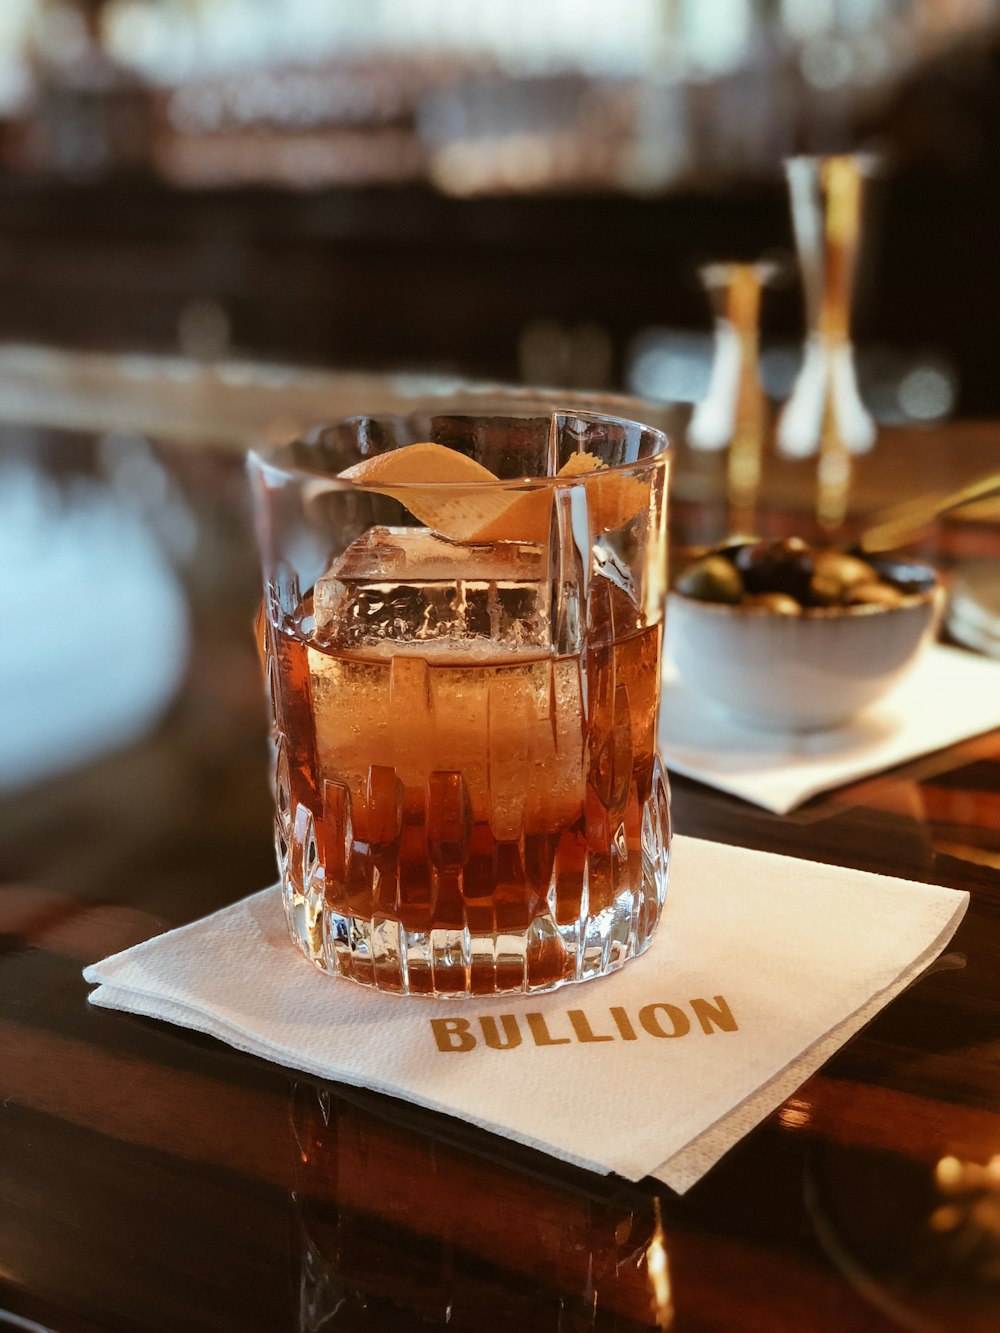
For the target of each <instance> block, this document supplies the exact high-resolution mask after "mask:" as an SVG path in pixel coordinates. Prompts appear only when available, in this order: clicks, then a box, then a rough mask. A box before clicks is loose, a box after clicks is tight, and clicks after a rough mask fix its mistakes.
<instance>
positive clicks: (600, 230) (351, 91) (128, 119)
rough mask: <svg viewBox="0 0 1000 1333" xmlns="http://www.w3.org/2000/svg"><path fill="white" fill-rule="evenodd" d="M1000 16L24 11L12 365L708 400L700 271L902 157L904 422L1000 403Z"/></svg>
mask: <svg viewBox="0 0 1000 1333" xmlns="http://www.w3.org/2000/svg"><path fill="white" fill-rule="evenodd" d="M998 39H1000V19H998V9H997V4H996V3H995V0H710V2H709V3H706V2H705V0H620V2H619V3H616V4H614V5H608V4H606V3H604V2H603V0H477V2H476V3H474V4H473V3H467V0H365V3H352V2H351V0H284V3H282V4H281V5H276V4H274V3H273V0H4V3H3V5H2V6H0V117H2V125H0V339H2V340H5V341H7V342H11V341H14V342H20V343H25V342H31V343H45V344H56V345H59V346H61V347H67V348H76V349H102V350H129V351H136V350H145V351H150V352H168V353H171V352H172V353H178V352H179V353H182V354H183V355H185V356H188V357H193V358H196V359H204V360H211V359H215V358H219V357H221V356H232V355H236V356H249V357H255V358H264V359H267V360H271V361H274V360H278V361H282V362H295V363H300V364H301V363H305V364H312V365H317V366H334V365H335V366H338V367H367V368H372V369H380V370H384V369H397V370H398V369H404V370H415V369H416V370H432V371H435V372H446V373H457V374H464V375H473V376H479V377H487V378H498V379H503V380H508V381H510V380H515V381H516V380H525V381H531V382H535V383H546V384H558V385H563V386H573V387H579V388H587V389H595V388H617V389H627V390H630V391H635V392H638V393H642V394H644V395H647V396H650V397H653V398H662V399H664V400H671V401H688V402H694V401H697V400H698V398H699V397H700V396H701V395H702V394H703V393H704V391H705V388H706V385H707V382H708V377H709V373H710V363H711V356H712V337H711V332H712V321H711V312H710V309H709V305H708V302H707V300H706V296H705V292H704V290H703V288H702V286H701V284H700V282H699V280H698V277H697V272H698V268H699V265H701V264H703V263H704V262H705V261H706V260H710V259H718V258H720V257H722V258H726V259H729V260H734V259H753V260H757V259H759V258H761V257H762V256H767V257H769V258H772V259H776V260H777V261H778V263H779V278H778V280H777V281H776V282H774V283H772V284H771V286H770V287H769V289H768V291H767V293H766V297H765V300H764V303H763V307H762V312H761V331H762V339H763V341H762V356H761V376H762V379H763V383H764V387H765V389H766V390H767V392H768V393H769V394H770V395H771V396H772V397H775V398H781V397H782V396H784V395H785V394H787V392H788V389H789V386H790V385H791V383H792V382H793V380H794V376H795V373H796V369H797V358H798V356H799V351H800V347H801V339H802V333H803V303H802V293H801V291H800V289H799V286H798V281H797V278H796V268H795V265H794V263H793V262H792V259H793V254H794V246H793V240H792V229H791V218H790V213H789V207H788V191H787V187H786V184H785V180H784V176H783V172H782V161H783V159H784V158H785V157H787V156H788V155H790V154H793V153H831V152H838V153H839V152H846V151H852V150H859V149H863V150H872V151H875V152H877V153H878V155H879V159H880V164H881V165H880V171H879V175H878V180H877V182H876V183H875V185H874V186H873V189H872V190H871V198H870V199H869V201H868V205H867V208H866V221H865V249H864V254H863V259H862V272H861V280H860V281H859V284H858V293H857V301H856V306H855V309H854V312H853V324H854V331H855V339H856V342H857V345H858V351H857V363H858V377H859V382H860V386H861V390H862V393H863V396H864V397H865V400H866V402H867V403H868V405H869V407H870V409H871V410H872V412H873V413H874V414H875V416H876V417H877V419H878V420H879V421H885V422H893V421H907V420H911V421H931V420H936V419H941V418H943V417H945V416H947V415H949V414H952V413H960V414H962V415H965V416H969V415H987V414H990V413H993V412H996V411H997V410H998V409H1000V378H998V377H997V375H996V374H995V372H994V361H995V346H996V342H997V339H996V333H995V321H996V304H997V302H996V284H995V281H994V279H995V274H996V264H995V260H994V250H995V240H994V232H995V217H996V213H997V205H998V202H1000V187H998V181H1000V173H998V172H997V169H996V168H997V164H998V159H1000V115H998V114H997V113H998V110H1000V44H998Z"/></svg>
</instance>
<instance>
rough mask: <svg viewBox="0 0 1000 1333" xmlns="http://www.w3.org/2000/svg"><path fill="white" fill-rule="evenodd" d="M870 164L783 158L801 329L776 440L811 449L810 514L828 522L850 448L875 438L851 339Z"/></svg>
mask: <svg viewBox="0 0 1000 1333" xmlns="http://www.w3.org/2000/svg"><path fill="white" fill-rule="evenodd" d="M872 166H873V159H871V158H869V157H864V156H861V155H858V154H847V155H842V156H837V157H795V158H792V159H791V160H790V161H789V162H788V163H787V164H786V172H787V177H788V187H789V193H790V197H791V207H792V222H793V225H794V229H795V242H796V248H797V250H798V256H799V263H800V266H801V270H802V281H803V286H804V288H805V303H806V318H807V324H808V331H807V334H806V343H805V352H804V358H803V362H802V369H801V370H800V372H799V375H798V378H797V379H796V381H795V386H794V388H793V390H792V394H791V397H790V398H789V400H788V402H787V403H786V405H785V407H784V410H783V411H782V414H781V418H780V420H779V423H778V431H777V443H778V448H779V449H780V450H781V452H782V453H784V454H787V455H789V456H790V457H797V458H804V457H808V456H809V455H812V454H816V453H818V454H819V459H820V461H819V468H818V472H817V483H818V493H817V505H816V513H817V517H818V519H819V521H820V523H821V524H822V525H823V527H825V528H828V529H831V528H836V527H838V526H839V525H840V523H841V522H842V521H843V518H844V514H845V513H846V510H847V498H848V492H849V488H850V476H851V455H853V454H860V453H865V452H867V451H868V450H869V449H870V448H871V447H872V445H873V444H874V442H875V423H874V421H873V420H872V417H871V415H870V413H869V412H868V411H867V409H866V408H865V406H864V404H863V403H862V401H861V395H860V393H859V392H858V382H857V373H856V370H855V364H854V346H853V344H852V342H851V302H852V296H853V290H854V278H855V273H856V269H857V257H858V246H859V241H860V235H861V221H862V213H863V204H864V190H865V182H866V180H867V178H868V177H869V175H870V174H871V169H872Z"/></svg>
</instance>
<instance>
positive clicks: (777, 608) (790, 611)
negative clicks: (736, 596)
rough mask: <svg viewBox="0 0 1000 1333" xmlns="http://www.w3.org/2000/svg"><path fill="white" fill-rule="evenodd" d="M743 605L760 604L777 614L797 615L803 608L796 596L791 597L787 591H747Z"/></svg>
mask: <svg viewBox="0 0 1000 1333" xmlns="http://www.w3.org/2000/svg"><path fill="white" fill-rule="evenodd" d="M743 605H744V606H759V607H760V608H761V609H762V610H764V611H770V612H771V614H772V615H776V616H797V615H798V614H799V613H800V612H801V610H802V607H801V606H799V604H798V602H797V601H796V600H795V598H794V597H790V596H789V595H788V593H787V592H757V593H747V595H746V596H745V597H744V598H743Z"/></svg>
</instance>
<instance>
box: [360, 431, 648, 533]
mask: <svg viewBox="0 0 1000 1333" xmlns="http://www.w3.org/2000/svg"><path fill="white" fill-rule="evenodd" d="M340 475H341V476H342V477H345V478H347V479H348V480H349V481H353V482H355V483H357V484H358V485H361V486H364V487H365V488H366V489H367V490H373V491H377V492H378V493H379V494H380V495H388V496H390V497H391V498H392V499H394V500H398V501H399V503H400V504H402V505H404V506H405V507H406V508H407V509H408V510H409V511H410V513H411V514H412V515H413V517H414V518H415V519H417V521H418V522H420V523H423V524H425V525H426V526H427V527H428V528H433V529H434V531H435V532H439V533H440V534H441V535H442V536H443V537H448V538H450V539H451V540H452V541H459V542H504V541H508V542H543V541H545V539H546V538H547V536H548V533H549V525H550V522H551V517H552V490H551V488H550V487H547V486H535V487H523V488H519V487H518V483H517V482H514V481H512V482H511V483H510V484H509V486H491V487H485V486H484V485H483V483H484V482H497V481H499V478H498V477H497V476H496V475H495V474H494V473H492V472H491V471H490V470H489V468H486V467H483V465H482V464H481V463H477V462H476V461H475V460H474V459H472V458H466V457H465V455H464V454H460V453H458V452H457V451H456V450H454V449H447V448H445V446H444V445H441V444H434V443H431V442H426V443H420V444H407V445H404V446H403V447H402V448H401V449H393V450H391V451H390V452H389V453H385V454H377V455H376V456H375V457H374V458H366V459H364V461H363V462H361V463H355V464H354V466H353V467H349V468H347V469H346V471H344V472H341V474H340ZM557 476H559V477H580V478H586V480H584V485H585V486H586V489H587V501H588V505H589V508H590V512H591V518H592V522H593V525H594V527H595V529H596V530H597V531H599V532H609V531H611V530H612V529H614V528H620V527H622V526H623V524H625V523H627V522H628V521H629V519H631V518H633V517H634V516H635V515H636V514H637V513H638V512H639V510H640V509H642V508H644V507H645V505H646V503H647V487H646V486H645V485H644V484H643V483H642V482H641V481H638V480H637V479H636V478H635V477H629V476H622V475H621V474H620V473H618V472H613V471H611V470H610V469H609V468H607V467H606V466H605V464H604V463H602V462H601V460H600V459H599V458H597V457H595V455H594V454H591V453H578V454H573V455H572V456H571V457H570V458H569V459H568V460H567V461H566V463H564V464H563V466H562V467H561V468H560V469H559V472H558V473H557ZM438 485H440V487H441V489H437V486H438Z"/></svg>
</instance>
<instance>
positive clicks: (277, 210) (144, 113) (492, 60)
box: [0, 0, 1000, 892]
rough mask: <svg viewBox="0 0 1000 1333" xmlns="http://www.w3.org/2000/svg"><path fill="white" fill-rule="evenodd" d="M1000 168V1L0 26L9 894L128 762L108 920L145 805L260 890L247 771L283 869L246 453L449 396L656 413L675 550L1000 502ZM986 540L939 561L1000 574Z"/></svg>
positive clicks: (198, 9) (965, 542)
mask: <svg viewBox="0 0 1000 1333" xmlns="http://www.w3.org/2000/svg"><path fill="white" fill-rule="evenodd" d="M793 155H796V156H800V157H801V156H802V155H806V157H807V158H808V160H809V162H811V163H812V164H813V166H815V164H816V163H817V162H818V161H821V160H822V161H828V160H829V158H830V155H835V159H836V162H837V163H839V164H840V165H839V166H838V167H837V168H836V170H835V171H833V174H829V173H828V174H827V175H826V176H824V175H823V170H825V168H824V169H823V170H821V172H820V176H819V177H818V178H815V179H814V178H812V177H809V172H810V171H811V170H813V167H806V168H805V170H806V175H803V176H801V177H800V178H799V179H798V184H795V182H793V181H791V180H790V179H789V178H788V176H787V175H786V166H785V164H786V161H787V159H788V158H789V157H791V156H793ZM998 165H1000V9H998V0H616V3H614V4H608V3H607V2H606V0H363V2H361V0H283V3H281V4H280V5H279V4H276V3H275V2H274V0H2V2H0V568H2V569H3V570H4V577H2V578H0V623H3V624H5V625H11V626H20V627H23V628H25V629H26V630H27V632H25V633H20V634H14V633H11V634H8V635H2V636H0V681H2V683H3V688H2V689H0V737H2V743H0V795H2V794H3V793H4V792H8V793H12V794H13V793H24V795H23V797H21V798H19V799H18V801H17V802H16V803H15V805H11V804H10V803H8V804H7V805H6V807H4V815H5V818H6V819H7V821H8V823H9V829H10V834H11V837H10V839H9V841H8V843H7V846H8V849H9V855H10V856H11V857H13V864H20V861H19V860H18V857H20V856H21V855H22V851H21V850H20V849H23V848H24V847H26V846H28V845H30V844H32V843H35V842H37V843H38V844H39V845H42V844H43V843H44V841H45V838H46V836H47V835H46V834H45V832H44V829H46V828H48V826H49V822H50V821H51V820H52V818H53V811H57V806H56V805H55V804H54V801H55V797H54V796H53V794H52V792H51V791H50V792H49V794H48V796H47V799H46V802H45V803H43V805H41V806H39V804H38V803H37V801H36V800H35V797H34V795H33V792H34V790H35V788H34V787H33V786H32V784H37V783H40V782H42V781H44V780H46V779H48V778H51V777H52V776H53V775H54V774H58V773H69V772H75V773H80V772H82V771H83V765H85V764H86V763H88V762H90V761H91V760H92V758H93V756H94V755H96V754H100V753H105V752H107V751H108V750H109V749H112V748H113V747H114V746H115V745H118V746H125V745H127V744H128V743H129V741H130V739H131V738H134V737H136V736H142V735H147V734H151V735H153V737H154V739H153V740H152V741H150V742H149V746H147V748H146V749H144V750H140V751H134V752H133V754H134V756H136V757H135V762H136V764H137V765H139V766H140V767H139V768H138V769H137V770H136V772H135V773H134V774H132V776H131V777H129V778H128V779H127V780H123V774H125V770H124V769H123V768H122V767H121V761H120V760H115V761H114V765H113V767H112V768H109V769H107V770H105V771H104V777H103V778H101V775H100V773H99V772H98V773H97V777H95V778H94V781H95V782H96V783H97V784H98V789H99V794H98V795H96V796H95V797H94V800H93V801H92V802H91V805H90V806H89V807H88V811H89V813H88V816H87V818H88V820H90V821H91V822H90V823H89V824H88V828H90V830H91V834H90V837H91V842H92V846H93V855H94V867H95V869H94V885H95V890H94V891H95V892H103V891H104V888H105V886H106V883H107V865H106V863H105V859H104V858H106V857H107V856H108V855H109V854H110V853H109V851H108V848H109V846H110V845H111V843H112V842H113V841H115V840H117V842H118V843H119V844H121V845H119V846H118V850H117V852H116V853H115V855H116V856H117V857H118V858H119V859H121V858H125V859H126V860H127V856H128V849H127V847H126V846H125V845H124V844H123V843H121V839H122V837H123V832H122V831H123V830H124V829H129V830H131V831H132V832H131V834H130V836H132V837H133V840H134V842H135V844H136V846H137V847H141V846H144V844H143V841H142V840H143V837H144V836H145V833H144V830H147V831H148V828H149V827H150V821H151V819H152V818H153V815H154V812H158V813H156V819H157V820H158V821H159V822H158V823H157V827H158V828H160V827H162V828H163V829H165V830H166V832H165V833H164V837H167V836H168V835H169V828H168V825H169V820H168V819H167V817H166V814H165V810H166V802H167V801H168V797H169V799H170V800H172V801H174V802H176V806H177V815H176V817H177V820H178V821H179V826H184V827H187V825H188V823H190V825H191V826H192V827H196V828H202V827H203V825H204V823H205V820H204V816H203V814H202V810H203V807H205V804H206V803H208V805H209V806H211V808H212V809H213V810H214V812H215V813H214V815H213V819H214V828H215V833H214V834H213V837H215V838H216V839H217V841H218V840H219V839H220V838H221V834H219V829H220V828H221V827H223V825H225V821H226V820H227V819H228V818H230V816H231V817H232V836H233V842H232V845H231V846H229V847H228V848H223V842H224V839H222V841H218V846H216V848H215V852H214V853H213V854H212V855H210V854H209V853H208V852H206V853H205V856H206V866H208V867H209V868H211V866H212V865H213V864H216V863H218V864H222V863H223V862H224V861H225V860H226V858H227V857H228V858H230V862H231V859H232V858H233V857H234V856H239V855H241V854H242V851H241V850H240V849H242V848H244V843H245V837H246V833H245V812H246V810H247V808H248V807H247V800H248V797H247V795H246V791H245V789H244V786H242V785H241V784H245V782H246V778H245V773H246V772H247V771H252V772H253V773H255V774H256V782H257V785H256V787H255V788H254V792H255V796H254V799H255V800H256V801H257V811H258V814H259V816H260V822H259V830H260V840H259V845H258V846H257V848H256V852H255V855H258V856H264V857H270V852H269V851H268V850H267V833H266V825H267V822H268V820H267V809H268V807H269V797H268V794H267V790H266V784H265V782H264V776H263V774H264V766H263V755H264V752H265V751H264V741H263V732H264V714H263V708H262V703H261V694H260V679H259V669H258V664H257V661H256V653H255V648H254V643H253V638H252V634H251V632H250V625H251V620H252V615H253V608H254V605H255V603H256V601H257V599H258V598H259V595H260V593H259V576H258V571H257V565H256V557H255V554H254V546H253V536H252V532H251V525H250V521H249V514H248V505H247V495H246V486H245V481H244V475H243V452H244V450H245V448H246V446H247V445H248V444H250V443H253V442H254V441H256V440H258V439H260V438H262V437H267V438H272V439H275V438H286V437H287V436H288V435H289V434H291V433H292V432H293V431H296V430H299V429H302V428H303V427H305V426H307V425H309V424H311V423H313V422H315V421H318V420H330V419H333V418H336V417H338V416H346V415H350V414H352V413H355V412H358V411H363V410H369V411H373V410H374V411H380V410H381V411H384V410H388V409H399V408H401V407H405V406H406V405H407V403H408V402H411V401H412V398H413V396H414V395H418V394H421V393H427V392H433V393H442V392H447V391H448V390H449V388H453V387H454V386H455V385H456V383H457V382H458V381H459V380H460V379H461V380H467V381H475V382H484V381H504V382H507V383H514V384H516V383H532V384H540V385H547V386H551V387H558V388H559V389H560V390H562V391H566V390H574V391H576V392H577V393H579V394H582V395H585V396H586V397H587V399H588V401H589V400H591V399H593V398H594V396H595V395H601V394H608V393H619V394H620V393H626V394H630V395H639V396H640V397H641V398H642V399H643V400H644V401H643V403H642V404H641V405H640V407H639V408H638V409H634V411H635V414H641V415H643V416H644V419H646V420H650V421H653V422H654V424H658V425H662V426H665V427H666V428H667V429H668V430H669V431H670V433H671V435H672V437H673V439H674V442H675V444H676V446H677V452H676V459H677V462H676V467H675V469H674V477H673V483H672V485H673V491H672V501H673V503H672V523H673V535H674V539H675V542H677V543H681V544H682V543H684V542H688V543H691V544H696V543H698V542H705V541H712V540H718V539H719V538H720V537H721V536H723V535H724V534H725V533H727V532H733V531H744V532H745V531H755V532H760V533H762V534H781V533H787V532H789V531H791V532H797V533H801V534H808V533H810V532H812V531H814V530H815V528H816V526H817V525H818V527H819V528H821V529H822V530H823V531H824V533H825V534H826V535H827V536H829V535H830V534H831V533H832V534H834V535H836V536H837V537H844V536H845V534H846V535H848V536H849V535H850V533H851V532H852V531H854V532H857V531H858V529H859V525H860V524H861V523H862V522H863V521H864V519H865V515H870V514H872V513H877V512H880V511H882V510H883V509H885V507H886V506H890V505H892V504H893V503H895V502H897V501H899V500H901V499H903V498H905V497H906V496H908V495H909V496H913V495H921V494H924V493H948V492H949V491H954V490H955V489H956V488H957V487H961V486H964V485H966V484H967V483H969V482H970V481H972V480H975V479H977V478H980V477H982V475H983V473H984V472H988V471H990V470H991V469H992V470H995V469H996V468H997V466H998V462H1000V421H998V419H1000V376H998V375H997V373H996V364H995V363H996V360H997V346H998V341H1000V340H998V336H997V323H998V314H997V305H998V300H997V297H998V291H1000V287H998V266H997V261H996V258H995V255H996V248H997V242H996V239H995V236H996V231H997V217H998V213H1000V208H998V206H1000V171H998ZM810 179H812V181H813V184H812V185H810ZM816 179H818V180H819V184H820V187H821V188H818V189H814V188H813V186H815V185H816ZM824 182H825V183H824ZM862 205H863V206H862ZM803 279H804V281H803ZM824 330H825V331H824ZM810 349H811V351H810ZM810 357H811V358H812V359H811V360H810ZM838 386H839V387H838ZM789 403H790V404H791V407H789V406H787V404H789ZM782 404H785V405H786V406H784V407H783V406H782ZM792 409H794V410H792ZM614 410H619V411H623V410H625V409H623V408H622V407H621V405H620V404H619V405H617V408H616V409H614ZM628 413H629V414H633V409H632V408H631V407H629V408H628ZM876 437H877V439H876ZM873 443H874V444H875V446H876V447H874V448H872V445H873ZM866 451H867V452H866ZM965 515H966V518H967V520H968V521H966V522H965V523H963V524H962V525H958V524H952V525H951V527H950V528H949V533H950V536H949V539H948V540H949V543H950V545H948V546H947V547H945V546H943V545H942V544H941V543H940V542H939V544H938V547H937V548H936V549H937V557H938V558H939V559H943V560H944V562H945V563H948V562H957V561H959V560H963V559H968V558H974V557H977V556H978V555H980V554H982V553H983V552H986V551H988V550H992V547H991V545H990V543H991V542H992V541H993V536H992V534H993V533H995V530H996V528H995V525H996V521H997V519H998V517H1000V511H998V510H997V507H996V504H995V502H994V507H993V508H992V509H988V510H976V511H973V510H966V511H965ZM942 552H943V553H944V554H943V555H942ZM989 578H990V580H991V583H990V587H991V588H993V589H994V590H995V588H996V584H997V577H996V565H995V562H994V564H993V565H991V566H990V570H989ZM40 590H45V591H46V593H47V594H49V593H51V591H52V590H55V594H56V597H57V599H58V605H59V607H60V614H59V616H58V618H55V617H49V618H48V622H47V628H46V636H47V637H46V645H47V649H46V652H45V653H44V654H40V653H39V652H38V650H37V644H36V637H35V634H34V631H33V627H34V626H35V625H36V624H37V623H38V612H39V598H40ZM991 615H992V613H991ZM994 620H995V622H996V630H995V632H994V629H993V628H991V629H990V632H989V636H988V643H989V645H992V646H989V647H987V648H985V649H984V650H986V651H995V652H996V653H997V654H998V655H1000V612H998V614H997V615H996V616H995V617H994V619H993V620H991V621H990V624H991V626H992V625H993V624H994ZM952 632H953V633H956V634H957V633H958V630H957V628H956V627H955V626H954V625H953V626H952ZM977 633H979V631H978V630H977ZM966 641H969V642H972V641H973V640H971V639H969V636H968V635H966ZM975 642H976V644H977V646H982V645H983V643H984V642H986V641H985V640H983V639H982V635H981V634H980V638H979V639H978V640H975ZM154 668H155V669H154ZM161 718H167V719H168V722H169V725H168V727H167V729H166V730H161V731H159V732H157V731H155V729H154V730H153V731H151V730H150V729H151V728H155V725H156V722H157V719H161ZM150 746H151V747H152V748H150ZM158 746H159V747H161V748H159V749H158V748H157V747H158ZM143 756H145V757H143ZM142 765H145V767H142ZM248 765H249V768H248V767H247V766H248ZM94 771H95V772H97V770H94ZM141 774H145V776H144V777H142V776H141ZM101 782H105V784H106V785H105V786H103V787H102V786H100V783H101ZM95 790H96V789H95ZM112 792H113V799H112V797H111V795H110V793H112ZM227 793H232V794H231V795H227ZM64 798H65V802H66V810H67V811H68V812H69V813H67V815H66V818H67V819H69V818H70V817H72V818H76V815H75V814H73V812H74V811H76V805H75V804H74V803H75V802H76V801H77V799H78V795H77V788H76V786H75V784H74V782H73V781H69V782H68V784H67V786H66V788H65V791H64ZM12 799H13V797H12ZM116 803H117V804H116ZM123 803H124V805H125V806H127V807H128V814H127V815H126V816H122V815H121V807H122V806H123ZM96 810H102V811H105V812H106V817H102V820H98V819H97V817H96V815H95V811H96ZM116 810H117V811H118V813H116ZM3 851H4V844H2V843H0V853H3ZM143 854H145V853H143ZM168 862H169V858H167V860H165V861H164V864H165V865H168ZM60 873H62V872H60ZM67 873H69V869H67ZM72 873H73V874H78V873H79V866H78V863H77V862H74V864H73V867H72ZM206 873H209V872H208V871H206Z"/></svg>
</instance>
